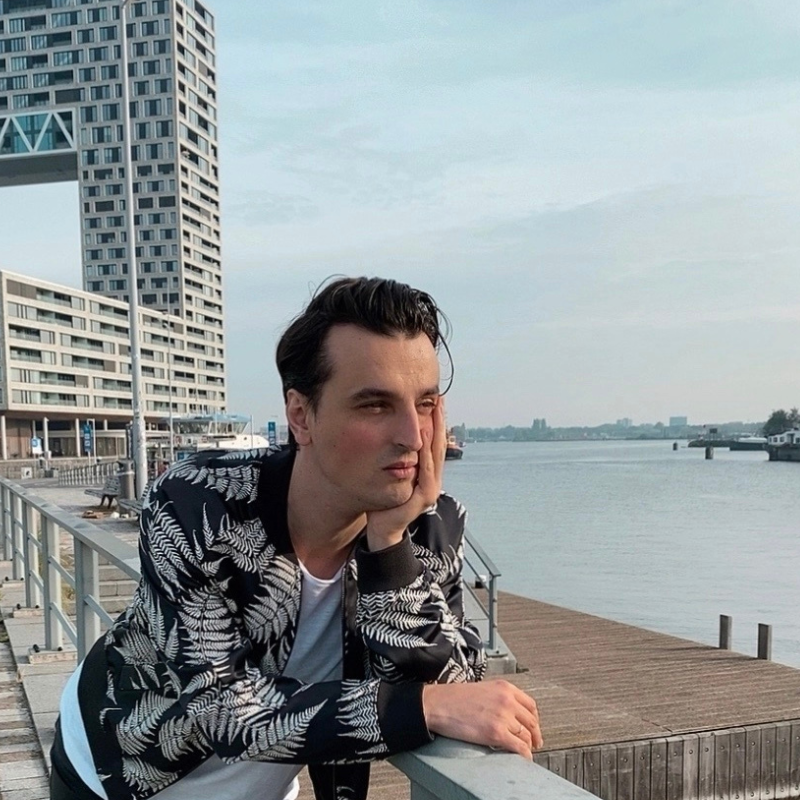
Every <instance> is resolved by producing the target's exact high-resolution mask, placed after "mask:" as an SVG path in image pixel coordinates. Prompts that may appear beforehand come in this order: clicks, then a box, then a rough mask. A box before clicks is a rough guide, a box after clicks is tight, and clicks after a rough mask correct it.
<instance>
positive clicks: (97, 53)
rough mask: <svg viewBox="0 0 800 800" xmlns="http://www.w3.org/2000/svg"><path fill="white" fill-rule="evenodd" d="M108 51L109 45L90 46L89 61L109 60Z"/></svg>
mask: <svg viewBox="0 0 800 800" xmlns="http://www.w3.org/2000/svg"><path fill="white" fill-rule="evenodd" d="M103 10H105V9H103ZM108 53H109V51H108V48H107V47H90V48H89V61H108Z"/></svg>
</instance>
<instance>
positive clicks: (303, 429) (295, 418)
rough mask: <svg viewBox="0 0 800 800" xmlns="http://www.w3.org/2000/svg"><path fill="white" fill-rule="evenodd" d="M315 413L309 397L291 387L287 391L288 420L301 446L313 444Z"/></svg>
mask: <svg viewBox="0 0 800 800" xmlns="http://www.w3.org/2000/svg"><path fill="white" fill-rule="evenodd" d="M313 414H314V412H313V411H312V410H311V404H310V403H309V402H308V398H307V397H306V396H305V395H304V394H300V392H298V391H297V389H289V391H288V392H287V393H286V421H287V423H288V424H289V429H290V430H291V432H292V434H293V435H294V439H295V441H296V442H297V444H298V446H299V447H303V446H304V445H308V444H311V421H312V420H311V418H312V417H313Z"/></svg>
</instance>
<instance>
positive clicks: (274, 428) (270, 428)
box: [267, 420, 278, 447]
mask: <svg viewBox="0 0 800 800" xmlns="http://www.w3.org/2000/svg"><path fill="white" fill-rule="evenodd" d="M267 441H268V442H269V444H270V447H274V446H275V445H276V444H278V423H277V422H275V420H270V421H269V422H268V423H267Z"/></svg>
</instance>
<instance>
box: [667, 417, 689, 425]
mask: <svg viewBox="0 0 800 800" xmlns="http://www.w3.org/2000/svg"><path fill="white" fill-rule="evenodd" d="M688 424H689V418H688V417H670V418H669V427H670V428H685V427H686V426H687V425H688Z"/></svg>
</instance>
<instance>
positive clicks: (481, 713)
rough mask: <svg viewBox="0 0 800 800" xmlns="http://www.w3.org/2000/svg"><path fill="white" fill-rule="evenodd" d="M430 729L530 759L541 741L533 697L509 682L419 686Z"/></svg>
mask: <svg viewBox="0 0 800 800" xmlns="http://www.w3.org/2000/svg"><path fill="white" fill-rule="evenodd" d="M422 708H423V713H424V715H425V723H426V724H427V726H428V730H429V731H430V732H431V733H436V734H439V735H441V736H447V737H449V738H451V739H460V740H461V741H463V742H472V743H473V744H482V745H485V746H488V747H495V748H498V749H500V750H507V751H508V752H510V753H518V754H519V755H521V756H522V757H523V758H527V759H528V760H531V752H532V750H538V749H539V748H540V747H542V745H543V744H544V741H543V739H542V732H541V729H540V727H539V710H538V708H537V707H536V701H535V700H534V699H533V698H532V697H530V696H529V695H527V694H525V692H523V691H522V690H521V689H518V688H517V687H516V686H514V685H513V684H511V683H508V682H507V681H502V680H491V681H485V682H482V683H449V684H436V683H434V684H429V685H428V686H426V687H425V688H424V689H423V690H422Z"/></svg>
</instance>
